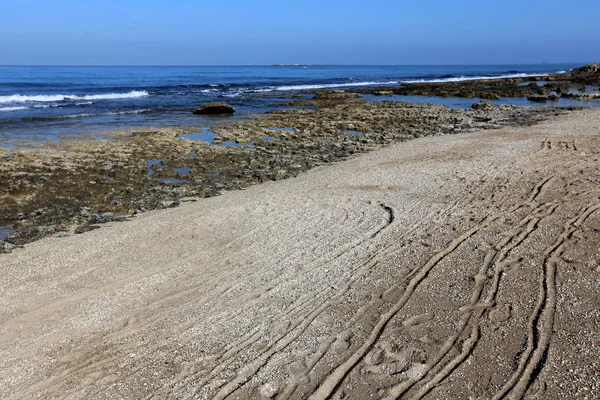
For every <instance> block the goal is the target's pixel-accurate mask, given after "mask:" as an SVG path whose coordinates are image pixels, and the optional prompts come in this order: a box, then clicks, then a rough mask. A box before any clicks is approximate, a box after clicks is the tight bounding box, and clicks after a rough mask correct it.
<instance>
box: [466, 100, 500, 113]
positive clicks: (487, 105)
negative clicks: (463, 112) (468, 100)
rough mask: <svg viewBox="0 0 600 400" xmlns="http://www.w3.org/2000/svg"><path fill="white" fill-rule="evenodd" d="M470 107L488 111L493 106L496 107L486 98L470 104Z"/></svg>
mask: <svg viewBox="0 0 600 400" xmlns="http://www.w3.org/2000/svg"><path fill="white" fill-rule="evenodd" d="M471 108H472V109H473V110H484V111H488V110H493V109H494V108H496V106H495V105H494V103H492V102H489V101H487V100H481V101H480V102H478V103H473V104H472V105H471Z"/></svg>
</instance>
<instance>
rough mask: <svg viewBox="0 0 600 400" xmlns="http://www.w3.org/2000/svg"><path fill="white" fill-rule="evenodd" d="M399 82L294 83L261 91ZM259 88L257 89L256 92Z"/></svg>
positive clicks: (392, 83) (394, 82)
mask: <svg viewBox="0 0 600 400" xmlns="http://www.w3.org/2000/svg"><path fill="white" fill-rule="evenodd" d="M397 83H399V82H398V81H387V82H347V83H327V84H316V85H295V86H278V87H274V88H269V89H263V91H273V90H280V91H283V92H285V91H290V90H313V89H329V88H336V87H352V86H374V85H394V84H397ZM258 91H260V90H257V92H258Z"/></svg>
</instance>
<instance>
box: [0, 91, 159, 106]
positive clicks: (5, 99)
mask: <svg viewBox="0 0 600 400" xmlns="http://www.w3.org/2000/svg"><path fill="white" fill-rule="evenodd" d="M146 96H150V93H148V92H147V91H145V90H132V91H131V92H127V93H106V94H88V95H84V96H77V95H74V94H72V95H66V94H50V95H21V94H13V95H10V96H0V103H27V102H53V101H65V100H116V99H131V98H136V97H146Z"/></svg>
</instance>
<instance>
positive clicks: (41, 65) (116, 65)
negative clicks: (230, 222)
mask: <svg viewBox="0 0 600 400" xmlns="http://www.w3.org/2000/svg"><path fill="white" fill-rule="evenodd" d="M563 64H581V65H586V64H591V62H588V61H586V62H560V63H558V62H551V63H550V62H540V63H501V64H480V63H475V64H304V63H293V64H287V63H277V64H169V65H167V64H164V65H161V64H155V65H152V64H0V67H108V68H111V67H124V68H135V67H153V68H169V67H171V68H172V67H278V68H281V67H290V68H294V67H296V66H309V67H461V66H511V65H513V66H517V65H518V66H530V65H563Z"/></svg>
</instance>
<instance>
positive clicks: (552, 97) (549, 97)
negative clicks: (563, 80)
mask: <svg viewBox="0 0 600 400" xmlns="http://www.w3.org/2000/svg"><path fill="white" fill-rule="evenodd" d="M527 100H529V101H534V102H536V103H545V102H547V101H558V100H559V97H558V95H556V94H549V95H543V94H540V95H534V96H528V97H527Z"/></svg>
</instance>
